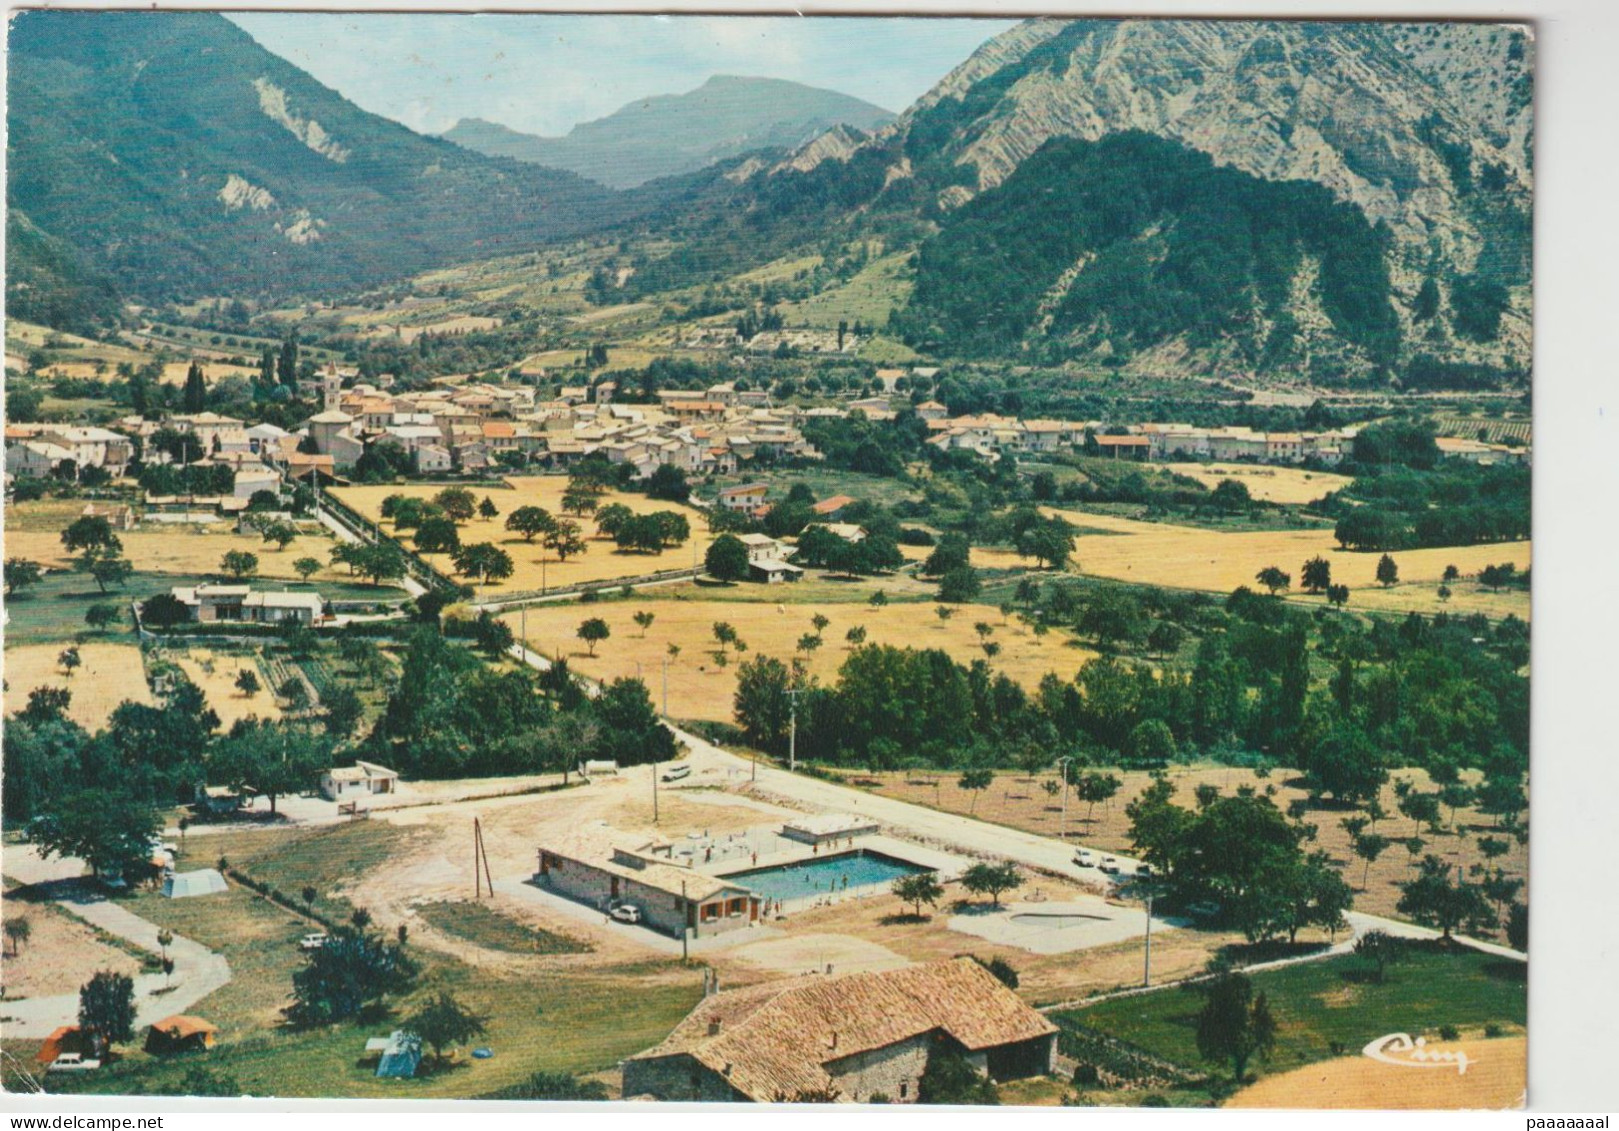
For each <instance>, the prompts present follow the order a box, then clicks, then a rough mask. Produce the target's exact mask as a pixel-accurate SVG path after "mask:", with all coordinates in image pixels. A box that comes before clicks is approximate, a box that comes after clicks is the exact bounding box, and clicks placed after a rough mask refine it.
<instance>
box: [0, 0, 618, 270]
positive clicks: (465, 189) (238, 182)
mask: <svg viewBox="0 0 1619 1131" xmlns="http://www.w3.org/2000/svg"><path fill="white" fill-rule="evenodd" d="M10 48H11V51H10V60H9V63H10V66H9V92H10V105H9V113H8V124H9V127H10V134H9V140H8V151H7V153H8V161H7V164H8V180H9V184H8V190H9V192H8V201H7V203H8V208H9V209H10V210H11V213H12V215H13V217H15V218H16V219H17V220H18V221H19V222H26V223H24V224H23V225H22V226H21V227H18V226H16V225H13V230H21V231H27V232H30V233H40V234H42V238H34V239H30V240H29V241H27V242H26V243H25V244H24V245H22V250H23V251H24V252H25V253H27V252H29V251H30V249H32V250H36V251H40V252H41V253H42V254H41V255H40V256H36V257H35V260H34V261H22V262H18V261H14V262H13V263H12V264H11V267H12V270H11V271H10V272H9V274H10V278H9V279H8V283H11V284H13V287H12V290H13V297H22V294H21V292H19V291H18V289H17V288H19V287H22V288H26V287H34V288H35V289H36V290H37V289H38V288H40V287H45V288H46V289H47V290H48V289H49V283H48V281H46V278H45V277H46V276H49V275H50V273H51V271H52V265H53V264H60V263H65V262H67V260H68V253H69V252H71V255H72V258H75V259H77V260H79V261H82V264H81V266H82V268H83V269H84V270H90V271H94V272H104V273H105V274H107V275H109V276H111V277H112V278H113V279H114V280H115V281H116V283H117V285H118V286H119V288H120V289H121V291H122V292H123V293H124V294H125V295H126V296H131V297H137V298H147V299H150V300H155V301H165V300H169V299H175V298H185V297H187V296H192V295H199V294H221V293H231V294H239V295H255V294H270V293H288V292H292V293H303V294H313V293H326V294H330V293H332V292H333V291H337V290H341V289H346V288H350V287H354V286H357V285H365V284H368V283H370V282H373V281H377V280H381V279H385V278H392V277H397V276H400V275H403V274H407V273H409V272H412V271H417V270H421V269H423V268H424V267H428V266H432V265H435V264H439V263H443V262H448V261H454V260H457V259H465V258H469V257H473V256H480V255H495V254H498V253H500V252H502V251H508V250H516V249H522V248H526V247H532V246H535V245H537V244H538V243H540V242H542V241H544V240H546V239H548V238H554V237H558V236H564V235H568V234H570V233H574V232H578V231H581V230H584V229H586V228H588V227H592V226H594V225H597V224H600V223H603V222H606V221H610V220H613V219H617V218H619V217H621V216H623V215H625V214H627V213H628V212H629V211H631V210H633V208H634V207H636V204H635V202H634V201H632V200H628V199H621V198H620V197H619V195H618V194H612V193H609V192H607V191H605V190H603V189H602V188H601V187H600V186H598V185H594V184H592V183H590V182H588V181H585V180H583V179H582V178H579V177H577V176H574V175H573V174H571V173H564V172H558V171H555V170H549V169H541V168H538V167H536V166H532V165H522V164H518V163H516V162H511V161H503V160H498V159H494V158H489V157H485V156H483V155H481V154H476V153H470V152H468V151H467V150H465V149H462V148H460V147H458V146H455V145H451V144H450V143H448V142H445V141H439V140H437V139H432V138H425V137H422V136H420V135H419V134H416V133H413V132H411V131H410V130H408V129H406V128H405V127H404V126H401V125H398V124H396V123H394V122H391V121H388V120H386V119H383V118H380V117H377V116H375V115H372V114H368V113H366V112H364V111H362V110H360V109H359V108H358V107H356V106H354V105H353V104H352V103H350V102H348V101H347V100H345V99H344V98H342V97H341V96H340V95H338V94H337V93H336V92H334V91H332V90H329V89H328V88H326V87H324V86H322V85H320V84H319V83H317V82H316V81H315V80H314V79H312V78H310V77H309V76H308V75H307V74H305V73H304V72H302V71H300V70H299V69H298V68H296V67H294V66H292V65H291V64H289V63H287V62H285V61H284V60H282V59H280V58H278V57H277V56H275V55H272V54H270V53H269V52H267V51H265V50H263V49H262V48H260V47H259V46H258V44H257V43H255V42H254V40H253V39H252V38H251V37H250V36H248V35H247V33H245V32H243V31H241V30H240V29H239V28H237V27H236V26H235V25H233V24H231V23H230V22H228V21H227V20H225V19H224V18H223V17H221V16H218V15H214V14H211V13H202V12H163V13H157V12H63V11H56V12H51V11H31V12H24V13H22V14H20V15H18V16H16V17H15V19H14V21H13V23H12V26H11V37H10ZM43 237H48V238H43ZM46 249H49V251H50V254H49V255H44V254H43V252H44V251H45V250H46ZM78 270H79V269H78V268H77V267H76V268H75V271H76V272H77V271H78Z"/></svg>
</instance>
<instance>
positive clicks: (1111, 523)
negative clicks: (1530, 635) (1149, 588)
mask: <svg viewBox="0 0 1619 1131" xmlns="http://www.w3.org/2000/svg"><path fill="white" fill-rule="evenodd" d="M1045 511H1046V513H1047V514H1058V515H1061V516H1062V517H1063V518H1066V519H1068V521H1070V522H1072V523H1075V524H1076V525H1079V526H1090V527H1095V528H1098V529H1102V530H1110V531H1113V532H1114V536H1110V537H1099V538H1085V537H1081V538H1080V539H1079V547H1078V552H1077V553H1076V554H1075V558H1076V559H1077V562H1078V565H1077V570H1078V572H1080V573H1085V574H1090V575H1092V576H1095V577H1109V578H1113V579H1114V580H1116V581H1132V582H1139V583H1141V584H1143V585H1167V586H1172V587H1178V588H1183V589H1209V590H1213V591H1214V592H1217V593H1229V592H1231V590H1233V589H1235V588H1237V586H1239V585H1247V586H1249V587H1250V588H1257V587H1258V583H1257V582H1256V581H1255V580H1254V575H1255V574H1256V573H1258V572H1259V571H1260V570H1262V569H1264V568H1265V567H1266V566H1272V565H1274V566H1279V567H1280V568H1281V569H1283V570H1284V571H1286V572H1287V573H1290V574H1292V575H1293V582H1294V585H1295V586H1297V584H1298V582H1299V572H1300V567H1301V566H1302V565H1303V564H1304V562H1305V561H1306V560H1308V559H1310V558H1312V557H1315V556H1316V555H1317V554H1319V555H1321V556H1322V557H1324V558H1326V559H1327V561H1329V562H1331V563H1332V579H1333V581H1334V582H1337V583H1339V584H1344V585H1348V586H1349V588H1350V590H1351V593H1352V596H1351V597H1350V600H1349V607H1350V608H1351V609H1354V608H1357V607H1359V605H1360V603H1361V601H1362V599H1363V598H1364V599H1365V603H1366V604H1367V605H1368V606H1369V607H1383V608H1388V609H1400V610H1407V609H1416V610H1418V611H1420V612H1426V613H1433V612H1438V611H1439V610H1440V609H1441V608H1448V609H1449V611H1451V612H1454V613H1470V612H1475V611H1485V612H1494V613H1495V614H1496V615H1501V614H1502V613H1504V612H1515V613H1517V615H1518V616H1520V617H1523V618H1525V619H1527V618H1528V616H1529V594H1528V593H1526V592H1516V593H1505V592H1503V593H1498V594H1490V593H1487V592H1483V591H1480V590H1479V587H1478V586H1476V585H1473V584H1470V583H1464V584H1462V585H1460V586H1457V585H1452V586H1451V588H1452V589H1453V590H1455V595H1454V596H1453V597H1452V598H1451V600H1450V601H1449V603H1448V605H1446V604H1442V603H1441V602H1440V600H1439V598H1438V596H1437V589H1438V586H1439V580H1440V578H1441V577H1442V576H1443V575H1444V572H1445V567H1446V566H1447V565H1454V566H1455V567H1456V568H1457V569H1459V570H1461V572H1462V576H1463V577H1469V576H1471V575H1473V574H1476V573H1478V571H1479V570H1481V569H1483V568H1484V567H1485V566H1487V565H1493V564H1499V563H1503V562H1512V563H1513V564H1514V565H1516V566H1517V567H1518V568H1519V569H1520V570H1521V569H1528V568H1529V564H1530V562H1529V543H1528V542H1496V543H1491V544H1489V545H1485V546H1453V547H1441V548H1439V549H1430V550H1399V551H1396V552H1395V553H1393V554H1391V555H1390V556H1391V557H1392V558H1393V559H1394V561H1395V564H1396V565H1398V566H1399V569H1400V581H1401V582H1402V583H1403V587H1400V586H1397V587H1395V589H1394V590H1392V591H1388V592H1383V591H1381V589H1380V587H1379V586H1378V585H1377V561H1378V558H1380V557H1381V556H1382V555H1380V554H1376V553H1351V552H1349V551H1347V550H1342V549H1340V548H1339V547H1338V543H1337V540H1336V539H1334V538H1333V536H1332V531H1330V530H1259V531H1241V532H1228V531H1220V530H1202V529H1199V528H1197V527H1192V526H1173V525H1170V524H1167V523H1157V522H1140V521H1137V520H1136V519H1129V518H1118V517H1115V516H1113V515H1105V514H1093V513H1091V512H1089V511H1074V510H1053V509H1051V508H1045ZM1396 593H1398V594H1400V596H1399V598H1398V599H1397V598H1396V596H1395V594H1396ZM1373 594H1378V596H1375V597H1374V596H1373ZM1317 600H1320V598H1317ZM1475 600H1477V601H1478V607H1475V605H1474V602H1475ZM1485 605H1487V606H1488V608H1485V607H1484V606H1485Z"/></svg>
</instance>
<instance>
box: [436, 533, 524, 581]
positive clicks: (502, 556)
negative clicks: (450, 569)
mask: <svg viewBox="0 0 1619 1131" xmlns="http://www.w3.org/2000/svg"><path fill="white" fill-rule="evenodd" d="M451 560H452V561H453V562H454V563H455V572H457V573H459V574H461V576H463V577H470V576H472V575H473V574H477V576H478V584H480V585H487V584H489V583H490V582H491V581H504V580H506V579H507V578H508V577H510V576H511V575H512V569H513V565H512V556H511V555H510V554H508V553H507V552H506V551H505V550H502V549H501V548H500V547H499V546H497V545H495V544H494V543H493V542H474V543H472V544H471V545H468V546H462V547H461V548H460V549H459V550H457V551H456V552H455V556H454V558H452V559H451Z"/></svg>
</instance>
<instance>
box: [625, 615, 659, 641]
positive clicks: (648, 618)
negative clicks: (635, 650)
mask: <svg viewBox="0 0 1619 1131" xmlns="http://www.w3.org/2000/svg"><path fill="white" fill-rule="evenodd" d="M630 619H631V620H633V621H634V622H635V623H636V624H637V625H639V626H640V629H641V639H643V640H645V639H646V630H647V629H649V628H651V627H652V622H653V621H655V620H657V619H658V618H657V614H655V613H650V612H647V611H646V610H645V609H643V610H641V611H639V612H637V613H636V614H635V615H634V616H632V617H631V618H630Z"/></svg>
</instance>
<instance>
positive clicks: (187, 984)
mask: <svg viewBox="0 0 1619 1131" xmlns="http://www.w3.org/2000/svg"><path fill="white" fill-rule="evenodd" d="M83 868H84V865H83V863H82V862H81V861H78V860H71V859H69V860H41V859H40V858H39V856H38V855H37V854H36V853H34V852H33V850H32V849H30V848H28V847H26V846H17V845H12V846H8V847H7V848H6V857H5V872H6V875H8V876H11V877H12V878H13V879H15V880H19V881H21V882H23V883H39V882H46V881H50V880H61V879H67V878H71V877H75V876H78V875H81V874H82V872H83ZM57 906H58V907H60V908H62V909H63V910H65V911H67V912H68V913H69V914H70V915H76V916H78V917H79V918H80V919H83V920H84V921H85V922H87V923H89V924H91V925H92V926H95V927H99V928H100V929H101V930H103V931H106V932H107V933H108V934H112V935H117V936H118V937H119V938H122V939H125V940H127V941H128V942H131V943H134V944H135V945H136V946H138V947H141V948H142V949H144V950H148V951H150V952H152V953H153V954H157V953H159V952H160V949H161V948H160V947H159V946H158V942H157V935H158V930H159V928H158V926H157V924H155V923H152V922H149V921H148V920H146V919H142V918H141V917H140V916H139V915H136V914H135V913H134V912H132V911H129V910H127V909H126V908H124V907H122V906H120V905H119V904H117V903H114V902H112V901H111V900H108V899H107V898H105V897H104V896H101V895H99V894H97V893H96V892H95V891H94V890H93V889H92V888H90V887H89V886H88V885H83V886H80V887H78V888H76V889H74V890H73V891H72V893H71V894H69V895H67V896H66V897H64V898H62V899H60V900H58V901H57ZM169 957H170V958H172V959H173V960H174V973H173V974H172V975H170V976H168V977H165V976H164V975H162V974H137V975H136V976H135V1028H136V1031H137V1038H139V1035H140V1033H141V1031H143V1030H144V1029H145V1028H146V1027H147V1026H148V1025H151V1024H152V1023H153V1022H155V1021H161V1020H162V1019H163V1018H165V1017H168V1016H170V1015H171V1014H175V1013H184V1012H185V1011H186V1010H187V1009H188V1008H190V1007H191V1006H193V1005H195V1004H196V1003H197V1002H199V1001H201V1000H202V999H203V998H205V997H207V996H208V995H209V994H211V993H213V992H214V991H215V990H217V989H219V988H220V987H221V986H224V985H226V984H228V983H229V982H230V980H231V969H230V963H228V962H226V961H225V956H224V955H222V954H217V953H215V952H214V951H211V950H209V949H208V948H207V947H205V946H203V945H202V944H201V943H198V942H194V941H192V940H191V939H188V938H185V937H183V936H181V935H175V936H174V941H173V942H171V943H169ZM0 1016H4V1017H5V1021H4V1022H3V1023H0V1033H3V1034H4V1035H5V1036H6V1037H7V1038H26V1039H33V1038H41V1039H42V1038H44V1037H47V1036H49V1035H50V1033H51V1030H53V1029H55V1028H57V1027H58V1026H60V1025H73V1024H77V1022H78V1017H79V995H78V994H76V993H73V994H56V995H53V996H50V997H36V998H19V999H17V1000H15V1001H12V1000H7V1001H5V1002H3V1003H0Z"/></svg>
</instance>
